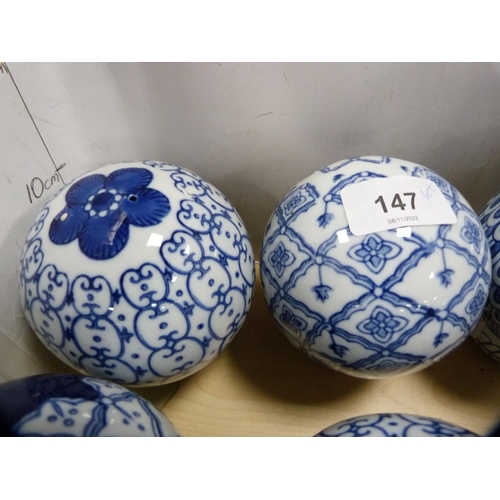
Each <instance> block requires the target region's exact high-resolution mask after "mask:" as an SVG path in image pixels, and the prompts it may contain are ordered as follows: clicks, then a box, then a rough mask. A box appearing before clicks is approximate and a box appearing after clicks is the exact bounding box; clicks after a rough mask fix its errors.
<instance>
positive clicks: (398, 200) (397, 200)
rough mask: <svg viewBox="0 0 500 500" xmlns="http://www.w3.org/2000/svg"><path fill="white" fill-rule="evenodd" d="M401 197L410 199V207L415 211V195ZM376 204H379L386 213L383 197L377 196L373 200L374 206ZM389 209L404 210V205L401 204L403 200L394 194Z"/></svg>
mask: <svg viewBox="0 0 500 500" xmlns="http://www.w3.org/2000/svg"><path fill="white" fill-rule="evenodd" d="M403 196H406V197H409V198H410V206H411V208H412V209H415V193H403ZM377 203H380V205H381V206H382V210H383V211H384V213H387V205H386V204H385V200H384V197H383V196H382V195H381V196H379V197H378V198H377V199H376V200H375V204H377ZM391 207H392V208H400V209H401V210H404V209H405V208H406V203H403V200H402V198H401V195H400V194H399V193H396V194H395V195H394V198H393V199H392V202H391Z"/></svg>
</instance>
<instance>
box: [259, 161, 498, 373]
mask: <svg viewBox="0 0 500 500" xmlns="http://www.w3.org/2000/svg"><path fill="white" fill-rule="evenodd" d="M393 175H407V176H413V177H419V178H424V179H427V180H429V181H430V182H432V183H434V185H436V186H437V187H438V188H439V189H440V190H441V192H442V193H443V194H444V196H445V198H446V200H447V201H448V202H449V204H450V206H451V207H452V209H453V211H454V213H455V214H456V216H457V219H458V221H457V223H455V224H452V225H450V224H446V225H444V224H442V225H431V226H414V227H411V229H410V231H409V232H408V228H405V231H401V232H400V231H399V230H397V229H390V230H386V231H381V232H377V233H372V234H367V235H363V236H355V235H353V234H352V233H351V231H350V229H349V225H348V223H347V219H346V215H345V211H344V208H343V205H342V199H341V196H340V193H341V191H342V189H343V188H344V187H346V186H349V185H352V184H356V183H360V182H365V181H367V180H369V179H376V178H383V177H390V176H393ZM260 261H261V279H262V284H263V289H264V294H265V297H266V300H267V303H268V305H269V308H270V311H271V312H272V314H273V316H274V318H275V320H276V322H277V324H278V326H279V327H280V328H281V329H282V330H283V332H284V333H285V334H286V336H287V337H288V338H289V340H290V341H291V342H292V343H293V344H294V345H295V346H296V347H297V348H299V349H301V350H303V351H304V352H305V353H306V355H308V356H309V357H311V358H312V359H313V360H315V361H317V362H320V363H322V364H324V365H326V366H328V367H330V368H334V369H337V370H340V371H344V372H346V373H348V374H351V375H355V376H360V377H365V378H377V377H384V376H389V375H399V374H404V373H410V372H412V371H416V370H419V369H422V368H425V367H426V366H428V365H429V364H430V363H431V362H433V361H437V360H438V359H440V358H441V357H442V356H444V355H446V354H447V353H448V352H450V351H451V350H452V349H454V348H455V347H457V346H458V345H459V344H460V343H461V342H462V341H463V340H464V339H465V338H466V337H467V336H468V335H469V333H470V332H471V331H472V329H473V328H474V327H475V325H476V324H477V322H478V320H479V318H480V316H481V312H482V310H483V307H484V304H485V302H486V298H487V294H488V289H489V285H490V279H491V262H490V254H489V251H488V246H487V241H486V238H485V235H484V232H483V229H482V227H481V224H480V222H479V220H478V218H477V216H476V214H475V213H474V211H473V210H472V208H471V207H470V205H469V204H468V203H467V201H466V200H465V199H464V197H463V196H462V195H461V194H460V193H459V192H458V191H457V190H456V189H455V188H454V187H453V186H452V185H451V184H449V183H448V182H447V181H446V180H445V179H443V178H442V177H440V176H439V175H438V174H436V173H435V172H433V171H432V170H430V169H428V168H425V167H423V166H421V165H417V164H414V163H411V162H406V161H403V160H398V159H394V158H388V157H361V158H352V159H349V160H345V161H342V162H338V163H335V164H333V165H330V166H328V167H325V168H324V169H322V170H320V171H318V172H316V173H314V174H313V175H311V176H310V177H308V178H307V179H305V180H304V181H302V182H301V183H299V184H298V185H297V186H295V187H294V188H293V189H292V190H291V191H290V192H289V193H288V194H287V195H286V196H285V198H284V199H283V200H282V202H281V203H280V205H279V206H278V207H277V209H276V210H275V212H274V213H273V215H272V217H271V219H270V221H269V224H268V225H267V228H266V232H265V235H264V240H263V245H262V250H261V259H260Z"/></svg>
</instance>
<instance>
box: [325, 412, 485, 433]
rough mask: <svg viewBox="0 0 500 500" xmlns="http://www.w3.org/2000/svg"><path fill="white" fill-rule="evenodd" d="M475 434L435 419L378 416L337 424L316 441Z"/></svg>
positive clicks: (365, 416) (399, 415)
mask: <svg viewBox="0 0 500 500" xmlns="http://www.w3.org/2000/svg"><path fill="white" fill-rule="evenodd" d="M474 436H477V434H474V433H473V432H470V431H468V430H467V429H464V428H462V427H458V426H456V425H453V424H449V423H447V422H443V421H442V420H438V419H436V418H428V417H421V416H420V415H410V414H406V413H378V414H373V415H363V416H359V417H355V418H350V419H347V420H343V421H342V422H338V423H336V424H334V425H331V426H330V427H327V428H326V429H324V430H322V431H321V432H319V433H318V434H316V436H315V437H474Z"/></svg>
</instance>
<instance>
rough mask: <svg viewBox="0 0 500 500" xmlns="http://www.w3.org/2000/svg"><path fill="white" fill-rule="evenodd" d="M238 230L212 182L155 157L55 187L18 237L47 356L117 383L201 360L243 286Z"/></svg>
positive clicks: (248, 263) (232, 315)
mask: <svg viewBox="0 0 500 500" xmlns="http://www.w3.org/2000/svg"><path fill="white" fill-rule="evenodd" d="M254 278H255V276H254V259H253V254H252V247H251V244H250V241H249V238H248V234H247V231H246V229H245V227H244V225H243V222H242V221H241V219H240V217H239V216H238V214H237V213H236V211H235V209H234V207H233V206H232V204H231V203H230V202H229V201H228V200H227V198H225V197H224V195H223V194H222V193H221V192H220V191H219V190H217V189H216V188H215V187H214V186H212V185H211V184H209V183H208V182H206V181H204V180H203V179H201V178H200V177H199V176H198V175H196V174H194V173H193V172H190V171H188V170H186V169H183V168H181V167H178V166H175V165H170V164H167V163H163V162H156V161H142V162H127V163H119V164H113V165H107V166H105V167H102V168H99V169H97V170H95V171H93V172H89V173H87V174H85V175H83V176H81V177H79V178H78V179H75V180H74V181H73V182H72V183H71V184H69V185H67V186H66V187H64V188H63V189H62V190H61V191H60V192H59V193H57V194H56V195H55V196H54V197H53V198H52V199H51V200H50V201H49V202H48V203H47V204H46V205H45V207H44V208H43V210H42V211H41V212H40V214H39V215H38V217H37V219H36V220H35V222H34V224H33V226H32V228H31V230H30V231H29V234H28V236H27V239H26V243H25V245H24V248H23V252H22V258H21V263H20V270H19V282H20V295H21V301H22V304H23V307H24V311H25V313H26V317H27V319H28V321H29V323H30V325H31V327H32V328H33V330H34V331H35V333H36V334H37V336H38V337H39V339H40V340H41V341H42V342H43V344H45V346H47V347H48V348H49V349H50V350H51V351H52V352H53V353H54V354H55V355H56V356H57V357H58V358H60V359H62V360H63V361H65V362H66V363H68V364H69V365H70V366H72V367H74V368H75V369H77V370H80V371H82V372H84V373H87V374H89V375H92V376H96V377H100V378H105V379H110V380H113V381H115V382H117V383H123V384H126V385H148V384H150V385H152V384H162V383H169V382H174V381H176V380H179V379H181V378H184V377H186V376H188V375H190V374H192V373H194V372H196V371H198V370H200V369H201V368H203V367H204V366H206V365H207V364H208V363H210V362H211V361H212V360H213V359H215V357H216V356H217V355H218V354H219V353H220V352H222V350H223V349H224V348H225V347H226V346H227V345H228V344H229V342H230V341H231V340H232V338H233V337H234V335H235V334H236V333H237V331H238V330H239V328H240V327H241V325H242V324H243V322H244V320H245V318H246V315H247V313H248V309H249V307H250V303H251V298H252V293H253V287H254V281H255V280H254Z"/></svg>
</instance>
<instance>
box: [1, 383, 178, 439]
mask: <svg viewBox="0 0 500 500" xmlns="http://www.w3.org/2000/svg"><path fill="white" fill-rule="evenodd" d="M0 430H1V432H2V434H3V435H7V436H40V437H55V436H65V437H175V436H179V433H178V432H177V430H176V429H175V428H174V426H173V425H172V423H171V422H170V420H169V419H168V418H167V417H166V416H165V415H164V414H163V413H162V412H160V411H159V410H158V409H157V408H155V407H154V406H153V405H152V404H151V403H149V402H148V401H146V400H145V399H144V398H142V397H140V396H139V395H137V394H135V393H134V392H132V391H129V390H127V389H125V388H124V387H121V386H119V385H117V384H115V383H113V382H110V381H109V380H98V379H95V378H91V377H86V376H83V375H72V374H55V375H34V376H32V377H26V378H22V379H16V380H12V381H10V382H5V383H4V384H1V385H0Z"/></svg>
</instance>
